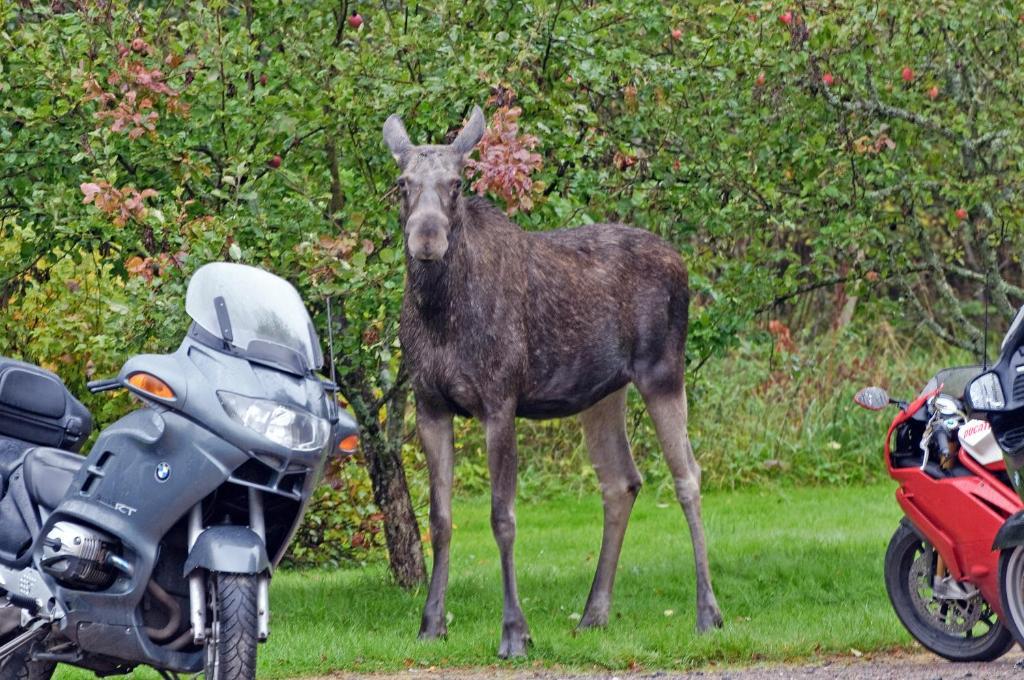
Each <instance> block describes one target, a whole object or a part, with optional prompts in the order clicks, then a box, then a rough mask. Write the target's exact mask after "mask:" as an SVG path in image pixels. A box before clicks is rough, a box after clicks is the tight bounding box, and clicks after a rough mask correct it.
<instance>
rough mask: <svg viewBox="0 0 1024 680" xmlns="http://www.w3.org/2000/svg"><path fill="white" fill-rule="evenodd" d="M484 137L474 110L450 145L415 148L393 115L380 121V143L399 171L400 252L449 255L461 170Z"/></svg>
mask: <svg viewBox="0 0 1024 680" xmlns="http://www.w3.org/2000/svg"><path fill="white" fill-rule="evenodd" d="M483 134H484V114H483V112H482V111H481V110H480V107H479V106H474V107H473V113H472V114H471V115H470V117H469V122H468V123H466V126H465V127H464V128H462V131H461V132H460V133H459V135H458V137H456V138H455V141H453V142H452V143H451V144H424V145H423V146H414V145H413V143H412V142H411V141H410V140H409V133H407V132H406V131H405V126H404V125H403V124H402V119H401V118H400V117H399V116H398V115H397V114H394V115H391V116H389V117H388V119H387V121H385V123H384V142H385V143H386V144H387V145H388V149H390V150H391V155H392V156H394V158H395V162H397V163H398V167H399V169H400V170H401V171H402V174H401V175H400V176H399V177H398V190H399V194H400V196H401V198H400V201H401V206H400V208H399V213H398V216H399V221H400V222H401V224H402V231H403V232H404V234H405V247H406V249H407V250H408V251H409V254H410V255H411V256H412V257H414V258H416V259H417V260H420V261H424V262H430V261H435V260H440V259H441V258H443V257H444V255H445V253H446V252H447V251H448V240H449V237H450V236H451V230H452V225H453V224H454V222H455V214H456V210H457V208H458V204H459V197H460V196H461V195H462V168H463V166H464V165H465V164H466V158H467V156H469V152H470V151H472V150H473V147H474V146H476V144H477V142H479V141H480V138H481V137H483Z"/></svg>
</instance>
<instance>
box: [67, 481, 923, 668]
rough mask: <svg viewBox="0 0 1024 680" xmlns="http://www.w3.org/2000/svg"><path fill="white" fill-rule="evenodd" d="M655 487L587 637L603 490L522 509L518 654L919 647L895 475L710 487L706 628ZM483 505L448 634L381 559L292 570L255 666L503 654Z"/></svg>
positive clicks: (432, 662) (778, 653) (573, 660)
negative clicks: (714, 599)
mask: <svg viewBox="0 0 1024 680" xmlns="http://www.w3.org/2000/svg"><path fill="white" fill-rule="evenodd" d="M879 464H880V461H879ZM657 496H658V494H657V493H656V492H655V491H654V490H653V489H647V490H645V492H644V493H641V497H640V499H639V500H638V502H637V507H636V510H635V511H634V514H633V519H632V523H631V525H630V528H629V531H628V533H627V536H626V545H625V548H624V550H623V555H622V560H621V563H620V568H619V574H618V579H617V584H616V592H615V601H614V604H613V607H612V621H611V623H610V624H609V626H608V627H607V628H606V629H603V630H594V631H587V632H585V633H582V634H576V633H575V632H574V625H575V615H578V614H580V613H581V612H582V607H583V604H584V601H585V599H586V595H587V592H588V590H589V587H590V579H591V578H592V576H593V570H594V563H595V560H596V555H597V550H598V546H599V541H600V530H601V510H600V507H601V506H600V500H599V499H598V498H596V497H583V498H576V497H563V498H556V499H552V500H546V501H543V502H538V503H521V504H520V507H519V512H518V515H519V539H518V543H517V546H516V548H517V550H516V556H517V560H518V573H519V579H520V581H519V583H520V591H521V596H522V597H523V608H524V610H525V612H526V616H527V620H528V622H529V624H530V627H531V632H532V635H533V638H534V641H535V645H534V647H533V649H532V651H531V655H530V659H529V661H528V662H518V663H519V664H521V665H528V666H531V667H532V665H533V664H535V663H539V664H540V665H543V666H558V667H563V668H594V667H597V668H607V669H624V668H629V667H631V666H633V667H635V666H636V665H639V666H641V667H643V668H647V669H678V668H689V667H695V666H703V665H707V664H719V663H721V664H729V665H735V664H740V665H742V664H745V663H749V662H755V661H783V660H791V659H797V658H806V657H814V656H818V655H827V654H833V653H840V654H842V653H850V649H851V648H854V649H858V650H861V651H869V650H876V649H883V648H890V647H894V646H905V645H908V644H909V642H910V638H909V637H908V635H907V634H906V633H905V632H904V631H903V629H902V628H901V626H900V624H899V622H898V621H897V619H896V617H895V615H894V614H893V612H892V609H891V607H890V605H889V602H888V599H887V598H886V594H885V587H884V584H883V581H882V557H883V555H884V552H885V547H886V544H887V541H888V539H889V536H890V535H891V533H892V531H893V530H894V529H895V527H896V524H897V521H898V519H899V516H900V513H899V509H898V508H897V506H896V503H895V501H894V500H893V496H892V486H891V485H888V484H886V485H873V486H867V487H844V488H821V487H819V488H766V489H762V490H744V491H738V492H719V493H713V494H708V495H707V497H706V499H705V504H704V516H705V522H706V525H707V533H708V540H709V544H710V550H711V566H712V574H713V577H714V580H715V587H716V591H717V594H718V600H719V603H720V604H721V607H722V610H723V613H724V616H725V621H726V623H725V628H724V629H723V630H721V631H716V632H713V633H711V634H708V635H705V636H697V635H696V634H695V632H694V576H693V561H692V556H691V549H690V543H689V537H688V532H687V531H686V527H685V522H684V520H683V516H682V512H681V511H680V509H679V506H678V505H677V504H676V503H675V500H674V499H673V498H671V497H669V496H667V495H664V494H662V497H660V498H659V497H657ZM487 513H488V503H487V501H486V500H485V499H474V500H462V499H456V504H455V510H454V521H455V525H456V529H455V532H454V539H453V546H452V560H453V564H452V578H451V589H450V591H449V597H448V607H449V611H450V612H451V615H452V616H451V622H450V624H449V627H448V630H449V638H448V640H445V641H432V642H420V641H418V640H416V633H417V630H418V626H419V616H420V608H421V607H422V605H423V599H424V592H423V591H422V590H421V591H419V592H413V593H406V592H403V591H401V590H400V589H398V588H396V587H394V586H393V585H391V583H390V582H389V580H388V577H387V574H386V569H385V567H384V565H381V564H376V565H373V566H369V567H366V568H364V569H359V570H343V571H336V572H296V571H293V572H281V573H279V574H278V575H277V576H276V577H275V579H274V585H273V590H272V594H271V603H272V611H273V620H272V632H271V639H270V642H269V643H268V644H267V645H266V646H264V647H262V648H261V650H260V676H261V677H267V678H286V677H295V676H302V675H312V674H322V673H327V672H329V671H332V670H339V669H344V670H357V671H372V670H396V669H403V668H405V667H407V666H410V665H411V666H438V667H445V666H471V665H491V664H495V663H497V659H496V657H495V650H496V649H497V644H498V638H499V634H500V624H501V592H500V580H499V566H498V560H497V549H496V548H495V546H494V542H493V539H492V538H491V535H490V527H489V522H488V516H487ZM510 665H517V664H516V663H512V664H510ZM140 675H141V674H140ZM59 677H61V678H64V679H67V678H72V677H78V676H77V674H73V673H70V672H67V671H65V672H62V673H61V674H60V676H59Z"/></svg>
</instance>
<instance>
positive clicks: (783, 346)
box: [768, 319, 796, 354]
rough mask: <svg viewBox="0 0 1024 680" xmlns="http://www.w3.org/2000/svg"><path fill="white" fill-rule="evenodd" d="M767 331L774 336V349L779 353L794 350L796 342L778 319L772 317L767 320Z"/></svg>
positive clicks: (787, 328)
mask: <svg viewBox="0 0 1024 680" xmlns="http://www.w3.org/2000/svg"><path fill="white" fill-rule="evenodd" d="M768 332H769V333H771V334H772V336H774V337H775V351H777V352H779V353H780V354H786V353H788V352H795V351H796V343H795V342H793V337H792V336H791V335H790V332H789V327H788V326H787V325H786V324H784V323H782V322H781V321H779V320H778V319H772V320H771V321H769V322H768Z"/></svg>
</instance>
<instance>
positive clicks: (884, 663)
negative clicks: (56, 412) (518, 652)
mask: <svg viewBox="0 0 1024 680" xmlns="http://www.w3.org/2000/svg"><path fill="white" fill-rule="evenodd" d="M1018 662H1020V663H1021V664H1022V665H1024V656H1022V655H1021V654H1020V653H1019V652H1017V651H1014V652H1011V653H1010V654H1008V655H1007V656H1005V657H1003V658H1002V659H1000V660H999V661H996V662H993V663H969V664H953V663H949V662H948V661H943V660H942V659H939V658H938V657H935V656H932V655H929V654H901V655H882V654H878V655H864V656H862V657H859V658H857V657H841V658H836V659H831V660H825V661H819V662H816V663H811V664H804V665H792V666H790V665H785V666H778V665H775V666H755V667H750V668H724V669H723V668H709V669H704V670H695V671H691V672H688V673H675V672H652V671H638V672H635V673H629V672H620V673H606V672H598V673H560V672H558V671H554V670H528V671H522V670H509V669H505V668H487V667H483V668H467V669H426V668H422V669H410V670H408V671H405V672H402V673H393V674H372V675H358V674H353V673H338V674H335V675H330V676H325V677H323V678H318V679H317V680H354V679H355V678H371V679H372V680H435V679H437V680H440V679H441V678H444V679H446V680H448V679H450V680H484V679H485V678H486V679H488V680H491V679H494V680H563V679H564V680H674V679H676V678H679V679H687V680H778V679H780V678H795V679H798V680H804V679H807V680H830V679H831V678H841V679H842V680H853V679H854V678H857V679H861V678H863V679H864V680H959V679H961V678H973V679H977V680H1003V679H1004V678H1013V679H1014V680H1024V669H1022V668H1018V667H1017V663H1018Z"/></svg>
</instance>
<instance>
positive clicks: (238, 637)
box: [205, 573, 259, 680]
mask: <svg viewBox="0 0 1024 680" xmlns="http://www.w3.org/2000/svg"><path fill="white" fill-rule="evenodd" d="M258 582H259V581H258V577H256V576H253V575H250V574H222V573H211V574H210V576H209V577H208V579H207V592H209V594H210V636H209V638H208V639H207V640H206V673H205V677H206V680H253V678H255V677H256V648H257V646H258V644H259V640H258V637H257V627H258V623H257V590H258Z"/></svg>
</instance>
